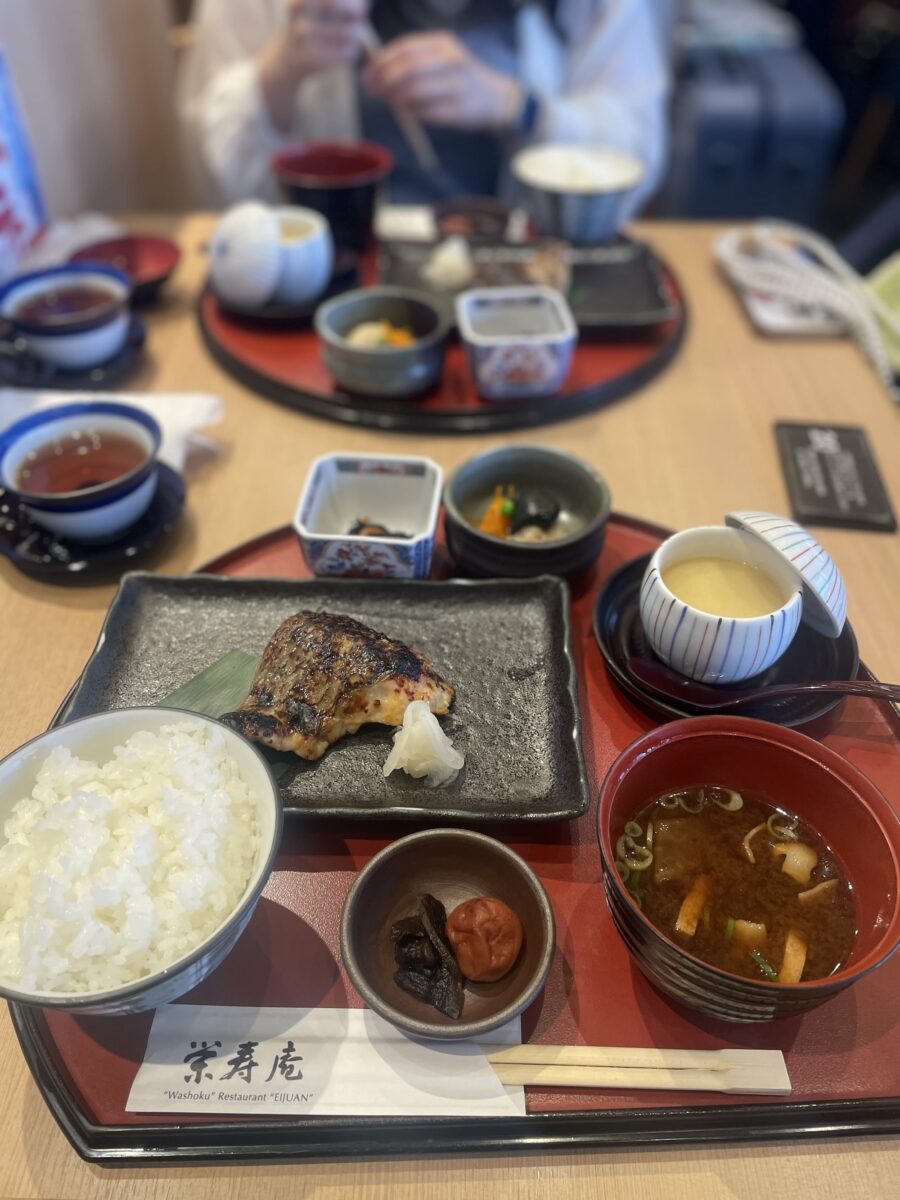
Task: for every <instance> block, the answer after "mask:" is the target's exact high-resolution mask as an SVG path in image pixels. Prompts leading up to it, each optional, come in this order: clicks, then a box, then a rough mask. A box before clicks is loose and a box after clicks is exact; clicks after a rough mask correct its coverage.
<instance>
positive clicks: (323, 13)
mask: <svg viewBox="0 0 900 1200" xmlns="http://www.w3.org/2000/svg"><path fill="white" fill-rule="evenodd" d="M368 13H369V0H287V5H286V15H287V20H286V22H285V24H284V27H283V28H282V29H281V31H280V32H279V33H278V34H277V35H276V36H275V37H274V38H273V39H272V41H271V42H269V44H268V45H267V46H266V47H265V48H264V49H263V51H262V52H261V54H260V56H259V78H260V84H261V86H262V90H263V95H264V96H265V98H266V103H267V105H268V107H269V111H270V113H271V115H272V119H273V120H274V122H275V124H276V125H278V126H280V127H281V128H283V129H286V128H287V127H288V126H289V124H290V119H291V114H292V110H293V102H294V93H295V92H296V90H297V86H298V84H300V83H301V82H302V80H303V79H305V78H306V77H307V76H308V75H312V74H314V73H315V72H317V71H327V70H330V69H331V68H333V67H345V66H349V65H350V64H351V63H354V62H356V60H357V58H358V57H359V54H360V51H361V50H362V46H363V41H364V39H365V34H366V21H367V17H368Z"/></svg>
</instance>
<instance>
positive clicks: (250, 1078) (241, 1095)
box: [125, 1004, 525, 1117]
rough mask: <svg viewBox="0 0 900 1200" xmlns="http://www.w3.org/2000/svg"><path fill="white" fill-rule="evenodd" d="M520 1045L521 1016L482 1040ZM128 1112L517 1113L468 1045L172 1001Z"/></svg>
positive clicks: (162, 1011)
mask: <svg viewBox="0 0 900 1200" xmlns="http://www.w3.org/2000/svg"><path fill="white" fill-rule="evenodd" d="M487 1036H488V1037H489V1038H490V1042H491V1044H492V1045H518V1043H519V1042H520V1041H521V1029H520V1025H519V1020H518V1018H516V1019H515V1020H513V1021H510V1022H508V1023H507V1024H506V1025H504V1026H503V1027H502V1028H501V1029H496V1030H494V1031H493V1032H492V1033H490V1034H489V1035H487ZM125 1109H126V1111H127V1112H197V1113H257V1114H261V1113H277V1114H279V1115H287V1114H289V1113H297V1114H301V1113H302V1114H307V1113H309V1114H315V1115H317V1116H344V1117H346V1116H375V1115H377V1116H381V1117H386V1116H392V1117H426V1116H427V1117H452V1116H468V1117H512V1116H522V1115H523V1114H524V1113H525V1093H524V1090H523V1089H522V1088H521V1087H509V1088H505V1087H504V1086H503V1085H502V1084H501V1083H500V1081H499V1080H498V1078H497V1076H496V1074H495V1072H494V1070H493V1068H492V1067H491V1065H490V1063H489V1062H488V1060H487V1057H486V1055H485V1053H484V1051H483V1050H482V1048H481V1047H480V1046H478V1045H476V1044H475V1043H474V1042H466V1041H462V1042H427V1041H420V1040H419V1039H417V1038H412V1037H408V1036H407V1035H406V1034H405V1033H402V1032H401V1031H400V1030H399V1029H395V1028H394V1027H393V1026H392V1025H389V1024H388V1022H387V1021H384V1020H382V1018H381V1017H379V1016H378V1015H377V1014H376V1013H374V1012H371V1011H370V1010H369V1009H343V1008H240V1007H235V1008H226V1007H208V1006H205V1005H200V1004H169V1005H166V1006H165V1007H163V1008H158V1009H157V1010H156V1013H155V1014H154V1017H153V1025H152V1027H151V1029H150V1037H149V1040H148V1042H147V1049H146V1051H145V1052H144V1061H143V1063H142V1064H141V1066H140V1069H139V1070H138V1073H137V1076H136V1078H135V1080H134V1083H133V1084H132V1087H131V1092H130V1093H129V1096H128V1101H127V1103H126V1105H125Z"/></svg>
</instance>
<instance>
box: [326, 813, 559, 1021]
mask: <svg viewBox="0 0 900 1200" xmlns="http://www.w3.org/2000/svg"><path fill="white" fill-rule="evenodd" d="M425 892H428V893H430V894H431V895H433V896H435V897H436V898H437V899H438V900H440V902H441V903H442V904H443V905H444V907H445V908H446V910H447V915H448V916H449V915H450V913H451V912H452V911H453V909H454V908H455V907H456V906H457V905H458V904H461V903H462V902H463V901H464V900H470V899H473V898H474V897H476V896H493V897H496V898H497V899H499V900H502V901H504V903H506V904H508V905H509V907H510V908H511V909H512V910H513V912H515V913H516V914H517V916H518V917H519V920H520V921H521V922H522V925H523V927H524V930H525V941H524V943H523V946H522V950H521V952H520V954H519V957H518V959H517V961H516V962H515V964H514V966H513V967H512V970H511V971H510V972H509V974H508V975H506V976H504V977H503V979H499V980H497V982H496V983H470V982H466V989H465V1002H464V1005H463V1011H462V1015H461V1016H460V1017H459V1018H458V1019H457V1020H453V1018H451V1017H447V1016H445V1015H444V1014H443V1013H441V1012H439V1011H438V1010H437V1009H436V1008H433V1007H432V1006H431V1005H430V1004H427V1003H426V1002H425V1001H423V1000H419V999H417V998H416V997H415V996H412V995H410V994H409V992H406V991H404V990H403V989H402V988H400V987H399V986H398V985H397V984H396V983H395V982H394V972H395V971H396V969H397V965H396V963H395V961H394V946H393V942H392V941H391V926H392V925H393V923H394V922H395V921H399V920H400V919H401V918H402V917H409V916H414V915H415V914H416V909H417V897H418V896H419V895H421V894H422V893H425ZM554 943H555V926H554V922H553V912H552V910H551V908H550V902H549V900H548V899H547V894H546V892H545V891H544V889H543V887H542V886H541V883H540V881H539V880H538V878H537V876H536V875H535V874H534V872H533V871H532V870H531V868H530V867H529V866H528V865H527V863H526V862H525V861H524V860H523V859H521V858H520V857H519V855H518V854H515V853H514V852H513V851H512V850H510V849H509V848H508V847H506V846H504V845H503V843H502V842H498V841H496V840H495V839H494V838H490V837H486V836H485V835H484V834H482V833H473V832H471V831H468V830H463V829H426V830H425V831H424V832H422V833H413V834H410V835H409V836H408V837H403V838H399V839H398V840H397V841H396V842H393V843H392V844H391V845H390V846H387V847H386V848H385V849H384V850H382V851H381V852H380V853H378V854H376V855H375V857H374V858H373V859H372V860H371V862H369V863H368V864H367V865H366V866H365V867H364V868H363V869H362V871H360V873H359V875H357V877H356V879H355V880H354V883H353V886H352V887H351V888H350V892H349V894H348V896H347V899H346V902H345V903H344V909H343V912H342V913H341V957H342V959H343V961H344V966H345V968H346V970H347V974H348V975H349V976H350V981H351V982H352V984H353V986H354V987H355V988H356V990H357V991H358V992H359V994H360V995H361V996H362V998H363V999H364V1000H365V1002H366V1003H367V1004H368V1005H369V1007H370V1008H372V1009H374V1011H375V1012H377V1013H378V1014H379V1016H382V1017H384V1019H385V1020H386V1021H390V1022H391V1024H393V1025H396V1026H397V1027H398V1028H400V1029H403V1030H405V1031H406V1032H407V1033H411V1034H414V1035H416V1036H417V1037H424V1038H435V1039H440V1040H444V1041H450V1040H457V1039H461V1038H479V1037H483V1036H484V1034H486V1033H489V1032H490V1031H491V1030H492V1029H496V1028H497V1027H498V1026H500V1025H504V1024H505V1023H506V1022H507V1021H510V1020H512V1018H513V1017H515V1016H518V1014H519V1013H521V1012H522V1011H523V1010H524V1009H526V1008H527V1007H528V1005H529V1004H530V1003H531V1002H532V1001H533V1000H534V999H535V997H536V996H537V995H538V994H539V993H540V991H541V989H542V988H543V986H544V982H545V981H546V978H547V972H548V971H549V970H550V963H551V960H552V958H553V947H554Z"/></svg>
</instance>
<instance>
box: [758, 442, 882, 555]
mask: <svg viewBox="0 0 900 1200" xmlns="http://www.w3.org/2000/svg"><path fill="white" fill-rule="evenodd" d="M775 436H776V438H777V439H778V450H779V453H780V455H781V465H782V469H783V470H784V474H785V479H786V481H787V487H788V492H789V493H790V497H791V509H792V511H793V515H794V518H795V520H797V521H799V522H800V523H801V524H803V525H837V526H842V527H843V528H846V529H871V530H877V531H879V532H881V533H894V532H895V531H896V529H897V518H896V517H895V516H894V511H893V509H892V508H891V502H890V499H889V498H888V494H887V489H886V488H885V486H884V482H883V480H882V478H881V475H880V473H879V471H878V465H877V464H876V462H875V459H874V457H873V455H872V450H871V448H870V446H869V440H868V438H867V437H866V432H865V430H864V429H860V428H859V427H858V426H855V425H802V424H797V423H794V422H789V421H780V422H778V423H777V424H776V426H775Z"/></svg>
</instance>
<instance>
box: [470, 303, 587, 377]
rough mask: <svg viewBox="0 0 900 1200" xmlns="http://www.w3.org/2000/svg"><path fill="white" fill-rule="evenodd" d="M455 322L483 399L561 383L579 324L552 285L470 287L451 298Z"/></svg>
mask: <svg viewBox="0 0 900 1200" xmlns="http://www.w3.org/2000/svg"><path fill="white" fill-rule="evenodd" d="M456 323H457V325H458V326H459V333H460V337H461V338H462V340H463V343H464V345H465V347H466V353H467V356H468V359H469V367H470V369H471V371H472V375H473V377H474V379H475V387H476V389H477V390H478V393H479V395H481V396H483V397H484V398H485V400H516V399H521V398H523V397H526V396H552V395H553V393H554V392H558V391H559V389H560V388H561V387H562V385H563V383H565V380H566V376H567V375H568V373H569V367H570V366H571V364H572V354H573V353H574V351H575V343H576V342H577V341H578V328H577V326H576V324H575V319H574V318H573V316H572V311H571V309H570V308H569V306H568V304H567V303H566V300H565V298H564V297H563V296H562V295H561V293H559V292H557V291H554V290H553V288H548V287H537V286H521V287H496V288H494V287H485V288H472V289H471V290H470V291H468V292H463V293H462V294H461V295H459V296H457V298H456Z"/></svg>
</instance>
